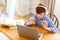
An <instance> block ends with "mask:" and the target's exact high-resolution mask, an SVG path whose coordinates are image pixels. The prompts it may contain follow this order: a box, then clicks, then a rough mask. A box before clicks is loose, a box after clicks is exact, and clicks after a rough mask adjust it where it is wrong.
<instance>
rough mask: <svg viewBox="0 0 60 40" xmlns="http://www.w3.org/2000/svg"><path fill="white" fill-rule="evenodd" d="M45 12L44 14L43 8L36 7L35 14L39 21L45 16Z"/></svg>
mask: <svg viewBox="0 0 60 40" xmlns="http://www.w3.org/2000/svg"><path fill="white" fill-rule="evenodd" d="M45 12H46V10H45V8H43V7H39V6H38V7H36V14H37V16H38V18H39V19H40V18H43V16H44V15H45Z"/></svg>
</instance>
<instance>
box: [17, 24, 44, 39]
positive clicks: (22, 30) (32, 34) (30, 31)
mask: <svg viewBox="0 0 60 40" xmlns="http://www.w3.org/2000/svg"><path fill="white" fill-rule="evenodd" d="M17 30H18V33H19V35H20V36H24V37H28V38H31V39H32V40H40V39H41V38H42V36H43V34H41V33H39V32H38V30H37V28H32V27H27V26H23V25H17Z"/></svg>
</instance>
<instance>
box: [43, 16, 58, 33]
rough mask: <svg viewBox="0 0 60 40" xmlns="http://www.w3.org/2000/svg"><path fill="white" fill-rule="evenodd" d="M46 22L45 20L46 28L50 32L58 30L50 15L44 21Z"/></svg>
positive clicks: (44, 26)
mask: <svg viewBox="0 0 60 40" xmlns="http://www.w3.org/2000/svg"><path fill="white" fill-rule="evenodd" d="M44 22H45V23H43V28H44V29H46V30H48V31H50V32H53V33H55V32H57V28H56V26H55V25H54V23H53V22H52V20H51V19H50V18H49V17H47V18H46V21H44Z"/></svg>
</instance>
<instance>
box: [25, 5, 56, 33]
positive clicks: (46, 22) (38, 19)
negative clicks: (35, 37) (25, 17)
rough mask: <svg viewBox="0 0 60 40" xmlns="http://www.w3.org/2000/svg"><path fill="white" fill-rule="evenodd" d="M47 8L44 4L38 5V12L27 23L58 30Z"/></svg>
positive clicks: (52, 30) (53, 31)
mask: <svg viewBox="0 0 60 40" xmlns="http://www.w3.org/2000/svg"><path fill="white" fill-rule="evenodd" d="M46 12H47V10H46V8H45V7H44V6H37V7H36V14H35V15H34V16H33V17H31V18H30V19H29V21H27V22H26V25H32V24H37V25H39V26H42V27H43V28H44V29H46V30H48V31H50V32H52V33H55V32H57V28H56V26H55V25H54V24H53V22H52V20H51V19H50V18H49V17H48V16H47V15H46Z"/></svg>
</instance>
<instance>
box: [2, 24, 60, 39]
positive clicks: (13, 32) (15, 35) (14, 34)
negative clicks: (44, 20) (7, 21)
mask: <svg viewBox="0 0 60 40" xmlns="http://www.w3.org/2000/svg"><path fill="white" fill-rule="evenodd" d="M32 27H34V28H38V31H39V32H41V33H44V36H43V38H42V39H41V40H60V34H58V33H55V34H52V33H49V32H48V31H47V30H45V29H43V28H42V27H40V26H36V25H34V26H32ZM1 29H2V30H1V31H2V32H3V33H4V34H5V35H6V36H7V37H8V38H10V39H11V40H31V39H28V38H25V37H19V35H18V31H17V29H9V28H6V27H2V28H1Z"/></svg>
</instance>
